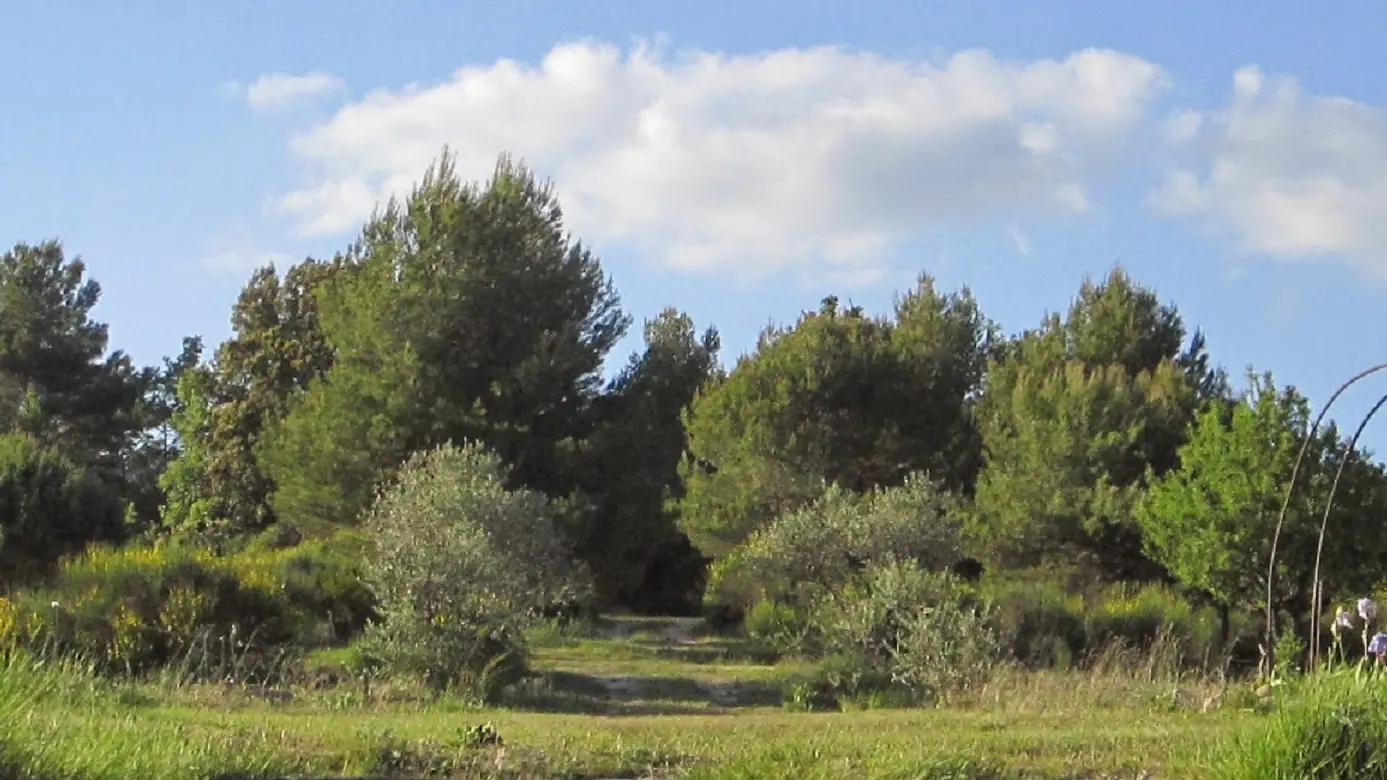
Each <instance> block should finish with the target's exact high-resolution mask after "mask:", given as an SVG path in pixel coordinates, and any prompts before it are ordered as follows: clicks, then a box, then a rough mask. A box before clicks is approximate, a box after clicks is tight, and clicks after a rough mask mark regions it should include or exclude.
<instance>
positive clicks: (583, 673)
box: [536, 618, 788, 714]
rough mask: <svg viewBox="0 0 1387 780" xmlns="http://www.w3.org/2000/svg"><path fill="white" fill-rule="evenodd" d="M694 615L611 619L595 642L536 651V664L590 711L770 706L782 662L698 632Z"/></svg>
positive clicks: (700, 627) (699, 625) (677, 711)
mask: <svg viewBox="0 0 1387 780" xmlns="http://www.w3.org/2000/svg"><path fill="white" fill-rule="evenodd" d="M703 625H704V624H703V622H702V621H701V620H699V619H697V618H612V619H608V620H605V621H603V623H602V624H601V625H600V626H599V627H598V629H597V632H596V633H597V636H598V637H599V639H596V640H576V641H571V642H565V643H559V644H557V645H556V646H554V647H551V648H545V649H541V650H540V651H539V654H538V658H537V659H536V666H537V667H538V668H539V669H541V670H542V671H544V672H546V673H547V674H548V675H549V679H550V680H551V682H552V683H553V684H554V685H555V686H556V687H557V688H558V689H559V690H562V691H566V692H568V693H570V694H574V695H578V696H583V695H586V696H588V697H589V698H590V699H592V700H593V704H594V705H595V706H594V707H593V709H598V710H605V711H608V712H612V713H618V714H619V713H623V712H632V711H641V712H646V713H654V714H658V711H659V710H661V709H664V710H667V712H668V714H690V713H692V712H695V711H698V710H710V709H711V710H727V709H734V708H739V707H765V706H774V705H777V704H779V702H780V694H779V686H778V685H777V684H776V683H777V680H776V679H775V677H776V676H777V675H780V674H784V673H785V672H786V671H787V670H788V668H787V667H783V666H782V667H780V668H779V669H777V668H776V667H774V666H772V661H773V660H774V659H772V658H770V657H768V656H759V657H758V656H757V655H756V654H754V653H750V652H748V651H747V650H746V648H745V647H743V646H742V645H740V644H738V643H735V642H733V641H730V640H727V639H725V638H718V637H709V636H705V635H703Z"/></svg>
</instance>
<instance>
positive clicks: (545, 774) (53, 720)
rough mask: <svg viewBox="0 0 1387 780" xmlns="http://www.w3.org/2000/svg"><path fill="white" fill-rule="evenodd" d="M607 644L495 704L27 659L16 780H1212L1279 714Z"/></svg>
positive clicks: (683, 629)
mask: <svg viewBox="0 0 1387 780" xmlns="http://www.w3.org/2000/svg"><path fill="white" fill-rule="evenodd" d="M603 634H604V635H602V636H592V637H577V638H575V637H564V636H561V635H557V634H551V635H548V636H541V637H537V638H536V652H535V656H536V657H535V660H534V666H535V668H536V670H537V671H538V672H540V674H539V675H538V676H537V677H536V678H535V679H534V680H533V681H532V683H530V684H528V685H527V686H525V688H524V689H523V690H520V691H518V692H516V694H515V695H514V696H513V697H512V700H511V701H510V702H509V703H508V704H507V706H505V707H501V708H491V709H479V708H475V707H472V706H469V705H468V704H467V703H466V702H462V701H457V700H452V699H443V700H432V701H431V700H427V699H426V698H424V697H422V696H421V695H419V694H418V693H417V692H414V691H410V690H407V689H396V688H392V687H390V686H388V685H384V684H381V685H377V686H376V687H375V688H374V689H373V690H371V691H370V692H369V695H367V693H366V692H365V691H362V690H361V689H359V688H358V687H357V686H356V685H355V684H352V683H345V684H342V685H337V686H328V687H323V688H313V687H312V686H307V685H306V686H304V687H302V688H296V689H294V690H291V691H289V692H287V693H286V692H281V691H270V690H258V689H247V688H244V687H232V686H210V685H200V686H184V685H173V684H169V683H163V684H159V683H149V684H140V685H134V684H122V685H115V684H110V683H102V682H99V681H96V680H93V679H92V678H89V677H86V676H83V675H79V674H75V673H72V672H71V671H64V670H57V669H46V668H34V667H32V666H28V665H23V664H20V665H18V666H12V668H11V669H10V670H9V671H8V672H6V673H5V674H4V675H3V676H0V735H5V736H3V739H4V740H5V741H4V742H3V743H0V778H9V777H15V778H18V777H39V778H42V777H45V776H47V777H53V778H59V777H75V778H126V777H150V778H161V777H167V778H174V777H178V778H185V777H218V776H220V777H227V778H230V777H243V776H251V775H256V776H286V775H298V776H328V775H335V776H411V775H419V774H421V773H423V772H424V771H427V770H429V769H434V770H437V771H446V772H447V773H448V774H449V775H451V776H460V777H506V778H558V777H566V778H587V779H589V780H596V779H597V778H618V777H619V778H636V777H690V778H779V777H786V778H790V777H793V778H902V779H904V778H922V779H924V778H960V779H966V778H1136V777H1140V776H1142V773H1143V772H1145V773H1148V774H1149V776H1151V777H1153V778H1185V777H1189V778H1197V777H1201V776H1203V774H1204V771H1205V770H1204V769H1203V768H1204V767H1205V766H1207V764H1208V763H1209V761H1210V760H1211V758H1212V757H1213V756H1214V755H1215V754H1216V753H1217V751H1218V750H1219V749H1220V747H1221V745H1222V744H1223V743H1224V741H1225V740H1226V739H1227V738H1228V737H1229V736H1230V735H1232V734H1235V733H1238V732H1240V731H1245V730H1247V729H1249V728H1250V727H1254V726H1255V725H1256V724H1257V723H1258V722H1259V721H1260V719H1261V717H1262V716H1259V715H1255V714H1253V713H1251V712H1250V711H1248V710H1247V709H1245V708H1240V707H1238V706H1234V705H1233V704H1232V703H1226V704H1224V705H1223V706H1219V707H1217V708H1213V707H1210V706H1209V701H1210V698H1211V696H1213V695H1214V694H1215V691H1214V690H1213V689H1212V688H1210V687H1208V686H1207V685H1206V684H1203V683H1199V682H1196V681H1189V682H1180V681H1153V680H1148V679H1142V676H1141V675H1140V674H1137V673H1132V672H1125V671H1119V670H1117V669H1115V668H1110V669H1107V670H1099V671H1094V672H1088V673H1079V672H1072V673H1021V672H1009V673H1006V674H1004V675H1003V676H1001V677H1000V678H999V679H997V680H994V681H993V682H992V683H991V684H989V685H988V686H987V687H986V688H984V689H982V690H979V691H976V692H973V693H972V694H970V695H969V696H968V697H967V698H966V699H963V700H960V701H956V702H952V703H951V704H950V705H949V706H948V707H944V708H939V709H929V710H921V709H913V710H892V709H867V708H864V709H861V710H859V711H851V712H833V713H810V712H792V711H788V710H786V709H784V708H783V707H782V706H781V705H780V692H781V690H782V689H783V687H784V685H785V684H786V683H787V682H789V681H792V680H793V679H795V678H796V677H797V676H798V675H802V674H804V673H805V672H806V667H804V666H803V665H802V664H797V663H793V662H782V663H774V662H772V659H770V658H767V657H765V656H764V655H761V654H758V653H756V652H754V651H753V650H752V649H751V648H749V647H748V646H747V645H746V644H745V643H743V642H740V641H737V640H731V639H725V638H717V637H704V636H697V635H696V634H697V631H696V629H695V628H694V626H693V625H692V624H689V623H680V622H676V621H651V620H626V621H611V622H610V623H609V625H608V626H607V627H606V628H605V629H604V631H603ZM320 663H324V664H330V663H331V658H330V657H329V658H326V659H320ZM19 667H23V668H19ZM1206 710H1207V711H1206ZM497 737H499V744H498V743H497V740H496V738H497ZM7 767H8V769H7ZM7 771H8V772H9V774H6V773H7Z"/></svg>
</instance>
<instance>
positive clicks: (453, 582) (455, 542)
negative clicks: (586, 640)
mask: <svg viewBox="0 0 1387 780" xmlns="http://www.w3.org/2000/svg"><path fill="white" fill-rule="evenodd" d="M505 482H506V474H505V472H504V467H503V465H502V463H501V460H500V458H499V457H498V456H496V455H495V454H494V453H492V452H491V451H489V450H487V449H486V448H484V447H482V446H480V445H476V444H468V445H464V446H461V447H458V446H454V445H451V444H448V445H444V446H441V447H439V448H437V449H434V450H431V451H428V452H423V453H417V454H415V455H414V456H413V457H411V458H410V459H409V460H408V461H407V463H406V464H405V466H404V469H403V470H402V472H401V474H400V477H399V478H398V480H397V481H396V482H395V483H394V484H393V485H392V486H391V487H390V488H389V489H388V490H387V491H385V492H384V493H383V494H382V495H381V497H380V498H379V500H378V501H377V502H376V504H375V505H374V506H373V507H372V508H371V510H370V511H369V512H368V515H367V518H366V527H367V528H368V529H369V530H370V532H371V535H372V536H373V538H374V541H375V548H374V552H373V554H372V555H371V557H370V560H369V563H368V566H367V567H366V577H367V582H368V584H369V585H370V586H371V588H372V590H373V591H374V592H375V595H376V598H377V601H378V604H379V607H378V608H379V611H380V613H381V615H382V617H383V619H382V621H381V622H380V623H379V624H377V625H375V626H373V627H372V629H371V640H372V641H373V642H374V644H375V645H376V646H377V647H378V648H379V651H380V652H381V653H382V654H383V655H384V656H385V659H386V660H387V662H389V663H390V664H391V666H392V667H394V668H396V669H397V670H399V671H404V672H414V673H421V674H423V675H424V676H425V678H426V679H427V680H428V681H429V683H430V684H432V685H434V686H436V687H446V686H450V685H456V684H459V683H471V684H473V685H478V684H481V685H483V686H484V688H483V689H482V692H484V693H486V694H488V695H491V694H494V693H495V692H496V690H497V689H496V687H495V684H497V683H504V682H506V681H508V680H510V679H513V678H514V676H515V675H516V674H517V673H518V672H520V671H521V670H523V668H524V663H523V662H524V647H523V644H522V642H521V638H520V637H521V630H522V629H523V628H524V627H525V625H526V623H527V622H528V621H529V620H530V619H531V616H532V615H534V614H535V613H536V612H537V611H538V610H539V609H541V608H543V607H545V606H549V605H553V604H557V603H563V602H569V601H572V600H574V599H577V598H582V597H583V596H584V595H585V594H586V592H587V590H588V587H589V586H588V577H587V575H586V572H585V571H584V570H583V569H582V567H580V566H579V565H578V564H576V563H575V562H574V561H573V559H572V557H571V555H570V551H569V547H568V544H567V543H566V542H565V541H564V540H563V539H562V538H561V536H560V535H559V534H558V532H557V531H556V530H555V528H554V523H553V515H552V510H551V508H550V505H549V503H548V501H547V500H546V499H545V498H544V496H543V495H541V494H539V493H537V492H535V491H532V490H528V489H519V490H508V489H506V487H505Z"/></svg>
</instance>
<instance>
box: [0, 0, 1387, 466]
mask: <svg viewBox="0 0 1387 780" xmlns="http://www.w3.org/2000/svg"><path fill="white" fill-rule="evenodd" d="M0 10H2V11H3V14H0V18H3V19H4V21H3V22H0V74H3V75H0V242H3V243H4V244H6V245H9V244H13V243H15V242H19V241H39V240H42V239H45V238H50V237H58V238H61V239H62V240H63V241H64V243H65V245H66V247H67V249H68V252H69V253H70V254H80V255H82V256H83V257H84V258H85V259H86V260H87V262H88V264H89V268H90V270H91V273H92V275H93V276H94V277H95V278H97V279H98V280H99V281H100V282H101V283H102V285H103V287H104V289H105V296H104V299H103V303H102V305H101V308H100V310H99V314H100V316H101V317H103V318H105V319H107V320H108V321H109V322H110V323H111V326H112V333H113V340H114V343H115V345H116V346H119V347H122V348H125V349H127V350H128V351H130V352H132V353H133V354H134V355H135V356H136V358H138V359H139V360H141V361H144V362H153V361H156V360H158V359H159V358H160V357H161V356H162V355H164V354H167V353H170V352H173V351H176V349H177V347H178V343H179V340H180V339H181V338H182V337H183V336H184V335H186V334H190V333H201V334H203V335H204V336H205V337H207V338H208V340H209V341H212V342H215V341H218V340H220V339H221V338H224V337H225V336H226V335H227V332H228V324H227V319H228V313H229V310H230V305H231V302H232V300H233V299H234V297H235V295H236V293H237V291H238V290H239V288H240V286H241V284H242V283H243V282H244V280H245V279H246V277H247V276H248V274H249V271H250V268H251V267H253V266H254V265H255V264H256V263H257V262H258V261H260V260H264V259H271V258H279V259H285V258H287V259H290V260H292V259H297V258H299V257H302V256H304V255H309V254H313V255H329V254H331V253H332V252H333V251H334V250H336V249H339V248H341V247H343V246H345V245H346V244H347V243H348V242H349V241H350V240H351V238H352V234H353V232H354V227H355V226H356V225H359V222H360V216H361V214H362V211H363V209H369V204H370V202H371V201H372V200H373V199H374V198H375V197H378V196H379V195H381V194H384V193H386V192H389V191H391V189H392V188H394V187H399V186H403V185H404V184H407V183H408V181H410V179H411V178H413V177H415V176H417V175H418V174H419V173H420V172H421V171H422V169H423V166H424V165H425V164H426V163H427V162H428V160H429V159H430V158H431V157H432V156H433V155H435V154H436V153H437V152H438V150H439V149H440V148H441V146H442V144H443V143H444V142H447V143H449V144H451V145H452V146H453V147H454V148H455V149H457V150H458V151H459V154H460V161H461V162H462V164H463V166H464V172H465V173H467V174H468V175H470V176H473V177H483V176H485V174H486V173H487V172H488V169H489V167H490V163H491V161H492V160H494V157H495V155H496V154H497V153H498V152H500V151H502V150H503V149H504V150H508V151H510V152H512V153H514V154H516V155H519V156H521V157H523V158H525V159H526V160H527V161H529V162H530V163H531V164H533V165H534V167H535V168H536V169H537V170H538V171H539V172H540V173H541V174H542V175H545V176H549V177H552V178H553V179H554V182H555V185H556V187H557V188H558V190H559V194H560V196H561V197H562V198H563V200H564V203H565V205H566V207H567V208H568V210H569V213H570V216H571V221H572V227H573V228H574V230H575V232H576V233H577V234H578V235H579V236H580V237H582V238H584V239H585V240H586V241H588V242H589V243H591V244H593V245H594V246H595V248H597V249H598V251H599V253H600V255H601V256H602V258H603V261H604V264H605V265H606V266H607V268H608V269H609V271H610V272H611V273H612V274H613V275H614V277H615V280H616V282H617V285H618V287H619V288H620V291H621V293H622V297H623V300H624V301H625V303H626V306H627V308H628V309H629V310H630V311H631V312H632V313H633V314H634V315H635V316H636V317H637V318H638V319H639V318H641V317H645V316H650V315H653V314H654V313H656V312H657V311H658V310H659V309H660V308H661V307H662V306H664V305H669V304H673V305H676V306H679V307H681V308H683V309H686V310H688V311H690V312H691V313H692V314H693V315H694V316H695V318H696V319H697V320H698V321H699V322H700V323H711V324H715V325H717V326H718V327H719V328H720V329H721V330H722V332H723V337H724V344H725V348H726V354H725V356H724V357H725V359H726V360H728V361H730V360H731V359H732V358H734V357H735V356H736V355H737V354H738V353H740V352H742V351H743V350H745V349H747V348H749V347H750V346H751V345H752V343H753V342H754V339H755V336H756V333H757V332H758V331H759V330H760V329H761V328H762V327H763V326H764V325H765V324H766V323H767V322H770V321H777V322H784V321H788V320H791V319H793V317H794V316H795V315H796V313H797V312H799V311H800V310H802V309H805V308H809V307H813V306H815V305H816V304H817V301H818V300H819V299H820V298H821V297H823V296H824V295H825V294H828V293H830V292H832V293H837V294H838V295H840V296H841V297H843V298H848V299H851V300H852V301H854V302H856V303H860V304H862V305H864V306H866V307H867V308H868V309H869V310H874V311H885V310H886V309H887V307H888V306H889V305H890V301H891V298H892V295H893V294H894V293H895V292H896V291H898V290H900V289H901V288H902V287H904V286H905V285H906V284H908V283H909V281H910V280H911V278H912V277H913V276H914V274H915V273H917V272H918V271H921V270H927V271H929V272H931V273H933V274H934V275H935V276H936V277H937V279H938V280H939V281H940V283H941V284H942V285H944V286H945V287H950V288H952V287H957V286H960V285H964V284H966V285H969V286H970V287H971V288H972V289H973V290H974V291H975V293H976V294H977V295H978V297H979V298H980V300H981V301H982V303H983V305H984V307H985V309H986V310H987V312H988V313H989V314H990V315H991V316H992V317H994V318H995V319H997V320H998V321H1000V322H1001V323H1002V325H1003V326H1004V327H1005V328H1007V329H1008V330H1009V331H1016V330H1020V329H1022V328H1025V327H1029V326H1032V325H1034V324H1035V323H1036V322H1038V321H1039V319H1040V317H1041V316H1042V315H1043V314H1044V313H1045V312H1046V311H1047V310H1056V309H1062V308H1064V307H1065V306H1067V304H1068V302H1069V300H1070V298H1071V297H1072V296H1073V294H1074V292H1075V290H1076V289H1077V287H1078V284H1079V282H1080V281H1081V279H1082V277H1083V275H1084V274H1085V273H1091V274H1102V273H1104V272H1105V271H1106V270H1107V269H1108V268H1110V267H1111V266H1112V265H1113V264H1114V263H1118V262H1120V263H1122V264H1123V265H1125V266H1126V267H1127V268H1128V269H1129V270H1130V271H1131V272H1132V273H1133V275H1135V276H1136V277H1137V278H1138V279H1139V280H1141V281H1143V282H1145V283H1147V284H1150V285H1152V286H1154V287H1155V288H1156V289H1157V291H1158V292H1159V293H1160V294H1161V295H1162V297H1163V298H1165V299H1167V300H1172V301H1174V302H1175V303H1176V304H1177V305H1178V306H1179V307H1180V309H1181V311H1182V312H1183V314H1184V316H1185V319H1186V321H1187V323H1189V324H1191V325H1196V326H1199V327H1201V328H1203V329H1204V330H1205V331H1206V333H1207V335H1208V337H1209V343H1210V348H1211V350H1212V352H1213V354H1214V356H1215V358H1216V359H1217V360H1218V361H1219V362H1221V363H1222V364H1224V365H1225V366H1226V367H1228V368H1229V369H1230V370H1231V371H1232V372H1234V373H1235V374H1238V373H1240V372H1241V371H1242V369H1243V368H1244V367H1245V366H1247V365H1249V364H1250V365H1253V366H1256V367H1257V368H1259V369H1271V370H1273V371H1274V372H1275V373H1276V374H1277V376H1278V378H1279V379H1281V380H1282V381H1287V382H1293V383H1295V384H1297V385H1299V386H1300V387H1301V388H1302V389H1303V390H1305V391H1306V392H1307V393H1309V394H1310V395H1311V397H1312V398H1313V399H1315V400H1316V401H1320V400H1323V399H1324V398H1325V397H1327V395H1328V393H1329V392H1330V391H1331V390H1332V389H1333V387H1334V386H1335V385H1336V384H1337V383H1338V381H1339V380H1340V379H1341V378H1343V377H1346V376H1347V375H1349V374H1351V373H1353V372H1354V371H1355V370H1357V369H1358V368H1360V367H1362V366H1364V365H1366V364H1368V363H1370V362H1376V361H1379V360H1384V359H1387V327H1384V326H1387V308H1384V307H1382V306H1380V305H1379V303H1380V302H1381V301H1382V300H1383V294H1384V285H1383V282H1384V280H1387V82H1384V81H1383V80H1382V78H1381V72H1382V65H1383V60H1382V55H1381V37H1380V36H1381V30H1383V29H1387V6H1384V5H1382V4H1380V3H1369V2H1340V3H1332V4H1330V3H1326V4H1311V3H1290V2H1271V3H1259V4H1256V5H1254V4H1251V3H1199V2H1173V1H1172V2H1163V3H1135V2H1127V3H1113V2H1086V1H1079V0H1074V1H1073V2H1042V1H1036V0H1032V1H1031V2H1026V3H1015V2H982V1H974V2H938V3H930V2H885V1H884V0H882V1H879V2H859V3H852V4H833V3H824V2H804V3H795V2H789V1H788V0H782V1H781V2H775V3H770V2H757V1H755V0H739V1H738V2H735V3H734V2H722V1H721V0H705V1H704V2H699V3H675V2H667V3H638V2H630V1H629V0H628V2H592V1H580V0H569V1H567V2H562V3H560V2H551V3H540V2H510V3H439V2H435V3H395V4H383V3H376V4H367V3H355V2H335V3H328V2H309V1H307V0H301V1H298V2H241V3H227V4H212V3H198V4H191V3H189V4H172V3H166V2H164V3H155V2H135V1H132V2H126V3H122V4H96V3H90V4H81V5H79V4H75V3H45V4H37V3H34V4H29V3H25V4H21V3H17V2H2V1H0ZM829 47H836V48H829ZM503 60H511V61H513V62H511V63H510V64H506V63H501V64H498V62H500V61H503ZM464 69H465V70H464ZM638 334H639V327H638V326H637V327H636V328H634V329H633V339H632V340H631V342H630V343H628V344H625V345H623V346H622V347H621V350H620V352H621V353H622V354H619V355H617V356H615V357H616V358H617V360H618V361H619V360H621V359H624V356H625V353H626V352H628V351H629V350H631V349H634V348H635V347H636V346H637V342H636V339H638ZM1374 387H1375V388H1376V387H1383V388H1387V380H1384V381H1383V382H1379V383H1377V385H1375V386H1374ZM1376 395H1377V392H1375V390H1368V389H1364V390H1361V391H1359V392H1357V393H1355V394H1354V395H1353V396H1352V397H1350V398H1349V399H1348V403H1346V404H1345V405H1344V407H1343V413H1342V414H1341V415H1338V416H1340V417H1341V418H1342V419H1346V420H1347V419H1351V420H1353V421H1355V422H1356V419H1357V416H1358V415H1359V414H1360V413H1361V412H1362V411H1363V410H1365V409H1366V408H1367V406H1368V405H1370V404H1371V402H1372V401H1373V400H1375V397H1376ZM1379 428H1380V429H1381V430H1384V431H1387V428H1383V427H1382V426H1379ZM1370 443H1372V444H1373V445H1374V449H1376V450H1379V451H1381V450H1383V449H1387V447H1384V446H1383V445H1384V444H1387V434H1382V433H1379V434H1377V435H1374V436H1373V437H1372V438H1371V442H1370Z"/></svg>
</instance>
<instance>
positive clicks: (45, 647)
mask: <svg viewBox="0 0 1387 780" xmlns="http://www.w3.org/2000/svg"><path fill="white" fill-rule="evenodd" d="M372 610H373V604H372V596H371V594H370V592H369V591H367V590H366V589H365V588H364V587H363V586H362V584H361V582H360V579H359V575H358V573H357V572H356V571H355V567H354V566H353V565H352V564H350V563H348V562H347V561H346V559H345V558H344V557H342V556H340V555H338V554H336V553H335V552H334V551H333V550H332V549H331V548H330V546H329V545H328V544H327V543H324V542H310V543H306V544H303V545H300V546H298V547H294V548H290V549H285V550H277V551H265V552H261V551H254V550H248V551H245V552H242V553H238V554H235V555H228V556H217V555H214V554H213V553H211V552H208V551H206V550H203V549H199V548H194V547H187V546H182V545H179V544H176V543H172V542H168V541H163V542H159V543H156V544H153V545H149V546H129V547H125V548H120V549H112V548H108V547H94V548H92V549H90V550H88V551H87V552H86V553H84V554H82V555H80V556H78V557H75V558H71V559H67V560H65V561H63V562H62V564H61V565H60V566H59V568H58V571H57V574H56V576H55V577H54V578H53V579H52V581H51V583H50V584H49V585H47V586H46V587H43V588H36V589H32V590H24V591H18V592H15V593H12V594H11V595H10V596H9V597H8V598H3V599H0V645H6V646H20V647H24V648H27V649H29V650H31V651H37V652H41V653H45V654H51V653H72V654H78V655H81V656H82V657H84V658H85V659H87V660H88V661H90V662H92V663H94V664H97V665H100V666H104V667H108V668H116V669H123V670H130V671H141V670H147V669H150V668H152V667H155V666H159V665H161V664H165V663H168V662H169V661H171V660H173V659H174V658H176V657H178V656H179V655H180V654H184V653H188V652H190V651H192V650H193V649H195V648H197V647H206V646H208V645H215V646H225V645H227V644H229V645H230V649H231V650H232V651H234V652H239V653H251V652H255V651H256V650H257V648H266V647H270V646H276V645H284V644H292V643H299V644H306V643H312V642H323V641H327V640H329V639H331V638H332V637H334V636H343V635H350V634H353V633H356V632H358V631H360V630H361V628H362V626H363V625H364V624H365V622H366V620H367V619H368V618H369V617H370V616H371V614H372Z"/></svg>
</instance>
